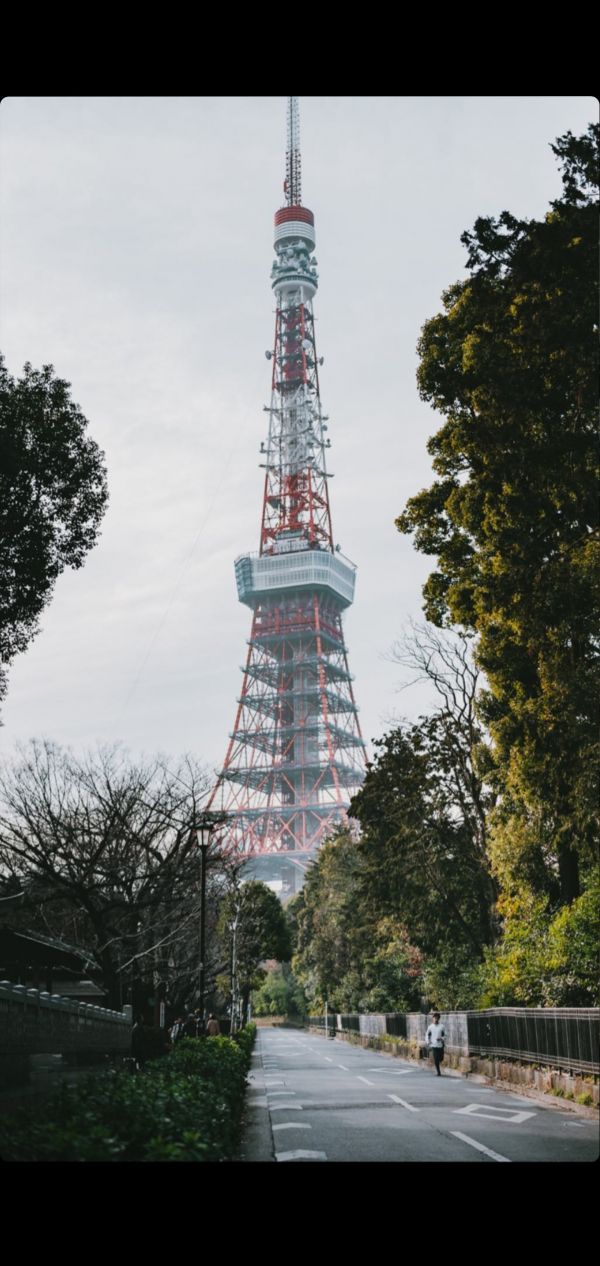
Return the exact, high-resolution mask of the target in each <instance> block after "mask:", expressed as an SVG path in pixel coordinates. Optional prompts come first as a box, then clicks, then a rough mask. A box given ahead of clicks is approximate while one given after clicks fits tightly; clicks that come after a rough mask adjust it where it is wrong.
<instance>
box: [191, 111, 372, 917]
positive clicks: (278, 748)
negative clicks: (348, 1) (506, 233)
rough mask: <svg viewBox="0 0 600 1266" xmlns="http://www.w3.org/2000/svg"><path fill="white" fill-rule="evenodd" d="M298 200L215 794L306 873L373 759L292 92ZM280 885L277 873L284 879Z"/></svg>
mask: <svg viewBox="0 0 600 1266" xmlns="http://www.w3.org/2000/svg"><path fill="white" fill-rule="evenodd" d="M284 193H285V206H284V207H282V208H281V209H280V210H279V211H276V212H275V242H274V248H275V256H276V258H275V261H274V263H273V268H272V272H271V278H272V289H273V291H274V295H275V305H276V307H275V335H274V341H273V350H272V351H268V352H267V353H266V356H267V359H268V360H269V361H270V362H271V366H272V375H271V402H270V405H268V406H264V407H265V412H266V413H267V414H268V424H269V429H268V436H267V440H266V443H265V442H263V443H262V444H261V449H260V452H261V455H262V456H263V460H262V462H261V466H262V467H263V468H264V471H265V478H264V493H263V505H262V517H261V528H260V547H259V549H258V551H257V552H256V553H248V554H242V555H241V557H240V558H237V559H236V561H235V575H236V582H237V591H238V598H239V601H240V602H243V603H245V605H246V606H248V607H250V609H251V611H252V627H251V632H250V638H249V641H248V655H247V660H246V666H245V668H244V669H243V681H242V689H241V694H240V696H239V699H238V709H237V714H236V718H235V724H234V728H233V732H232V733H231V735H230V742H229V746H228V749H227V754H226V756H225V761H224V764H223V768H222V770H221V772H220V774H219V777H218V781H217V784H216V786H215V789H214V792H213V794H212V797H211V801H210V806H209V807H212V809H213V810H218V811H219V812H223V813H225V814H226V815H227V817H226V822H225V826H224V827H222V828H221V832H220V834H221V847H222V848H225V849H226V850H227V851H230V850H233V851H234V852H236V853H239V854H242V855H244V856H246V857H247V858H248V859H249V860H251V861H252V865H251V867H250V869H251V870H252V872H253V873H254V874H255V875H256V876H257V877H260V878H262V879H265V880H267V881H268V880H275V881H279V887H280V889H282V890H283V893H284V894H285V893H286V892H287V893H289V892H292V891H294V890H295V889H296V888H297V887H299V886H301V883H302V875H301V873H299V872H302V871H303V870H304V869H305V867H306V864H307V863H308V861H309V860H310V859H311V857H312V856H314V853H315V850H316V849H318V847H319V845H320V844H321V843H322V841H323V839H324V838H325V836H326V835H328V834H329V833H330V832H332V830H333V829H334V828H336V827H340V826H343V825H345V824H347V816H346V813H347V809H348V805H349V802H350V799H351V797H352V795H353V794H354V793H355V791H357V790H358V788H359V786H360V784H361V782H362V780H363V777H364V772H365V761H366V754H365V744H364V741H363V738H362V735H361V731H360V725H359V721H358V710H357V707H356V704H355V702H354V693H353V690H352V677H351V674H350V672H349V669H348V656H347V650H346V646H345V643H344V635H343V631H342V612H343V611H344V609H345V608H346V607H349V606H350V604H351V603H352V601H353V599H354V583H355V574H356V568H355V566H354V564H353V563H351V562H350V561H349V560H348V559H346V558H345V557H343V556H342V555H341V554H340V551H339V546H337V547H335V548H334V543H333V535H332V527H331V511H330V504H329V489H328V480H329V479H330V478H331V476H330V473H329V472H328V470H327V463H326V454H327V450H328V448H329V447H330V443H331V441H330V440H329V438H327V437H326V432H327V429H328V428H327V419H326V416H325V415H324V414H323V412H322V408H321V397H320V391H319V366H320V365H322V363H323V362H322V360H319V359H318V357H317V350H316V343H315V328H314V316H313V306H312V304H313V298H314V296H315V294H316V291H317V267H316V265H317V261H316V259H315V258H314V255H313V251H314V247H315V228H314V222H315V221H314V215H313V213H312V211H309V210H308V208H307V207H305V206H303V205H302V191H301V156H300V133H299V114H298V100H297V98H296V97H290V98H289V99H288V118H287V153H286V176H285V182H284ZM274 886H277V882H276V883H275V885H274Z"/></svg>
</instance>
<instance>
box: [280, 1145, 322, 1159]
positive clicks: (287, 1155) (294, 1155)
mask: <svg viewBox="0 0 600 1266" xmlns="http://www.w3.org/2000/svg"><path fill="white" fill-rule="evenodd" d="M275 1160H278V1161H295V1160H322V1161H326V1160H327V1152H305V1151H304V1150H303V1149H302V1148H298V1150H297V1151H296V1152H275Z"/></svg>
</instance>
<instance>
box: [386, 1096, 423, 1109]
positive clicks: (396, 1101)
mask: <svg viewBox="0 0 600 1266" xmlns="http://www.w3.org/2000/svg"><path fill="white" fill-rule="evenodd" d="M388 1099H393V1100H394V1103H400V1104H402V1107H403V1108H408V1111H409V1112H420V1111H421V1109H420V1108H415V1106H414V1104H412V1103H407V1102H406V1099H400V1098H399V1097H398V1095H388Z"/></svg>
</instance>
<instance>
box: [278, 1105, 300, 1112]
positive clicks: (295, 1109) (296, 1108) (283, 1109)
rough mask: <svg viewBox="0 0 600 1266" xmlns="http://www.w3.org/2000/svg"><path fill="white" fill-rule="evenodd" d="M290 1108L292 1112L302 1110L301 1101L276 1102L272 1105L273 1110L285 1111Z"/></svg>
mask: <svg viewBox="0 0 600 1266" xmlns="http://www.w3.org/2000/svg"><path fill="white" fill-rule="evenodd" d="M286 1108H289V1110H290V1112H302V1104H301V1103H274V1104H273V1105H272V1106H271V1112H285V1110H286Z"/></svg>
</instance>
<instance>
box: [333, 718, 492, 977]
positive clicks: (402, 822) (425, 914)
mask: <svg viewBox="0 0 600 1266" xmlns="http://www.w3.org/2000/svg"><path fill="white" fill-rule="evenodd" d="M376 747H377V749H378V751H377V756H376V759H375V761H374V762H373V763H372V765H370V766H369V768H368V770H367V776H366V778H365V781H364V783H363V786H362V788H361V790H360V791H359V792H358V794H357V795H356V796H355V797H354V799H353V800H352V802H351V805H350V812H351V813H352V815H353V816H354V817H356V818H358V821H359V822H360V824H361V826H362V828H363V835H362V837H361V840H360V844H359V852H360V855H361V857H362V859H363V871H362V879H361V892H362V900H363V904H365V905H368V906H369V907H370V908H371V910H372V911H373V913H374V914H375V913H378V914H379V917H381V916H382V915H385V914H387V915H390V916H392V917H395V918H397V919H400V920H401V921H402V923H403V924H404V926H405V928H406V931H407V933H408V936H409V938H410V941H411V943H412V944H413V945H416V946H417V947H418V948H419V949H420V950H421V951H422V952H423V953H424V954H425V955H426V956H430V955H431V956H433V957H436V956H438V955H439V954H441V952H442V951H443V949H444V947H448V949H449V950H452V951H454V950H456V949H458V948H462V949H464V950H465V951H467V952H468V953H469V955H470V956H471V958H472V960H473V962H477V961H478V960H479V959H480V958H481V956H482V953H483V946H484V945H486V944H490V943H491V942H492V941H493V939H494V906H493V903H492V902H491V900H490V892H491V887H490V875H489V864H488V862H487V859H486V857H485V855H482V854H481V851H480V849H479V846H478V843H477V838H476V837H474V836H473V833H472V831H471V829H470V824H469V822H468V820H466V819H465V817H464V816H463V815H462V814H461V813H460V812H457V806H456V803H455V801H454V800H453V799H452V798H451V796H450V794H449V792H450V790H451V787H450V784H449V779H448V769H447V753H446V735H445V734H444V732H443V729H442V728H441V727H440V722H439V718H437V717H436V716H435V715H434V716H433V717H430V718H423V719H421V721H420V722H419V724H416V725H412V726H406V727H405V728H403V729H397V730H394V731H392V733H390V734H388V735H386V736H385V738H383V739H381V740H380V741H379V743H377V744H376ZM440 1001H441V999H440Z"/></svg>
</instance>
